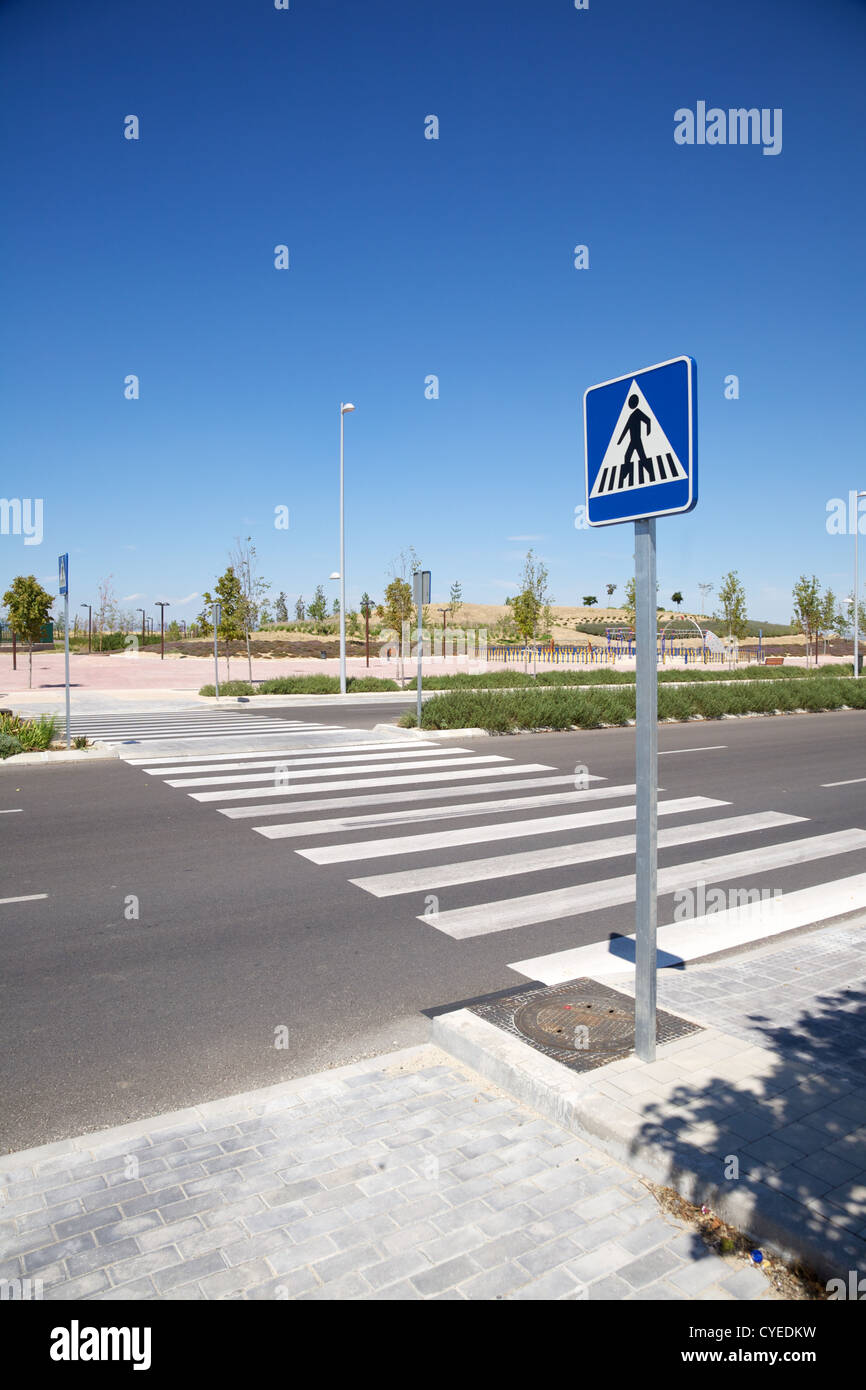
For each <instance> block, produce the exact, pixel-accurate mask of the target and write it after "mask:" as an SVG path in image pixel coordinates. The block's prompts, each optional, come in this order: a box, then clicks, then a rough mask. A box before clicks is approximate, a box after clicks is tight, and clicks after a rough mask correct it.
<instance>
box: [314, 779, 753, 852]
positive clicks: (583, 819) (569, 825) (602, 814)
mask: <svg viewBox="0 0 866 1390" xmlns="http://www.w3.org/2000/svg"><path fill="white" fill-rule="evenodd" d="M727 805H729V802H727V801H713V800H711V799H710V798H709V797H705V796H686V797H681V798H679V799H678V800H675V801H660V802H659V815H660V816H665V815H668V816H671V815H677V814H681V813H684V812H686V811H703V810H706V809H708V808H710V807H715V806H727ZM634 818H635V808H634V806H614V807H611V806H606V807H604V808H602V809H601V810H599V811H578V812H576V813H575V814H574V815H571V816H540V817H538V818H537V819H536V820H521V821H510V822H509V823H508V824H507V825H473V826H470V827H469V828H468V829H466V830H434V831H431V832H430V834H429V835H400V836H396V837H395V838H393V839H390V840H355V841H353V842H352V843H351V844H348V845H323V846H322V847H321V848H320V849H298V850H295V853H296V854H301V855H303V857H304V858H305V859H310V860H311V861H312V862H313V863H314V864H345V863H348V862H349V861H351V860H353V859H385V858H387V857H388V856H389V855H392V854H424V853H425V852H426V851H428V850H438V849H446V848H450V847H452V846H453V845H476V844H480V843H483V842H484V841H485V840H519V839H521V838H522V837H523V836H524V835H554V834H556V833H558V832H560V831H563V830H584V829H586V828H587V827H588V826H591V825H608V824H610V823H611V822H613V821H624V820H634Z"/></svg>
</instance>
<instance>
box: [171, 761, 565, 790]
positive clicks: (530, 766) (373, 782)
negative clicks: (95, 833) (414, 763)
mask: <svg viewBox="0 0 866 1390" xmlns="http://www.w3.org/2000/svg"><path fill="white" fill-rule="evenodd" d="M459 761H460V763H466V762H470V761H471V762H475V763H488V762H493V761H498V759H494V758H489V757H484V758H473V759H468V758H461V759H459ZM397 766H401V764H397ZM402 766H403V767H406V766H407V764H406V763H403V764H402ZM441 766H442V764H441V763H439V764H437V771H436V772H429V771H428V773H427V776H426V777H425V778H424V781H425V782H453V781H456V780H457V779H459V778H464V777H477V776H478V769H477V768H475V767H468V768H467V767H459V768H451V769H449V770H448V771H447V772H440V771H439V770H438V769H439V768H440V767H441ZM382 770H383V769H382V768H378V769H377V771H379V772H381V771H382ZM524 770H525V771H526V772H551V771H553V769H552V768H551V767H550V765H549V764H548V763H527V764H526V765H525V768H524ZM338 771H339V769H337V768H334V769H331V770H330V771H329V775H331V773H336V772H338ZM483 771H484V776H485V777H511V776H513V775H514V773H515V772H516V771H517V769H516V768H515V767H513V766H508V767H485V768H484V769H483ZM418 780H419V779H418V774H417V773H410V774H409V775H408V776H402V777H395V776H389V777H357V776H356V777H349V778H346V779H345V781H342V782H311V783H309V784H308V785H307V786H296V787H295V786H289V787H238V788H237V789H236V790H235V791H217V792H190V793H189V795H190V796H191V797H192V799H193V800H194V801H238V800H240V799H242V798H244V797H247V798H249V797H253V796H301V795H303V794H304V793H305V792H327V791H348V790H349V789H350V788H354V787H358V788H363V787H398V786H401V785H405V784H406V783H408V782H417V781H418ZM571 780H572V779H571V778H569V781H571Z"/></svg>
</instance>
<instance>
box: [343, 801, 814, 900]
mask: <svg viewBox="0 0 866 1390" xmlns="http://www.w3.org/2000/svg"><path fill="white" fill-rule="evenodd" d="M665 804H666V803H664V802H662V803H661V804H660V805H659V811H660V812H661V811H662V810H663V808H664V807H665ZM805 819H806V817H805V816H787V815H784V814H782V812H780V811H763V812H761V813H759V814H758V815H750V816H727V817H723V818H722V819H720V820H708V821H699V822H698V823H697V824H694V825H677V826H674V827H672V828H666V829H664V830H660V831H659V833H658V842H659V848H660V849H664V848H665V847H666V846H670V845H688V844H692V843H693V842H696V841H698V840H719V839H724V838H726V837H727V836H728V835H748V834H750V833H752V832H754V831H757V830H772V829H775V828H777V827H779V826H783V825H793V824H795V823H796V822H797V821H803V820H805ZM634 843H635V837H634V835H616V836H613V837H612V838H611V839H608V840H585V841H584V842H583V844H579V845H557V846H555V847H554V848H552V849H536V850H530V851H528V852H527V853H526V854H497V855H494V856H493V857H492V858H490V859H469V860H465V861H464V862H463V863H457V864H441V865H436V866H435V867H433V868H426V869H407V870H404V871H402V872H401V873H394V874H377V875H373V876H371V877H369V878H353V879H350V882H351V883H354V884H355V886H356V887H357V888H363V889H364V890H365V892H367V893H372V894H373V895H374V897H377V898H390V897H393V896H394V894H396V893H414V892H419V893H420V892H426V891H427V889H428V888H429V889H433V888H447V887H451V886H452V885H453V884H455V883H479V882H480V881H481V880H482V879H492V878H509V877H514V875H515V874H525V873H537V872H539V871H540V870H544V869H559V868H564V867H565V866H566V865H569V864H588V863H594V862H595V861H596V860H598V859H614V858H616V857H617V856H618V855H623V854H634Z"/></svg>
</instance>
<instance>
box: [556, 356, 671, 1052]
mask: <svg viewBox="0 0 866 1390" xmlns="http://www.w3.org/2000/svg"><path fill="white" fill-rule="evenodd" d="M696 396H697V366H696V364H695V362H694V360H693V358H691V357H675V358H671V360H670V361H667V362H659V363H657V364H656V366H654V367H644V368H642V369H641V370H640V371H637V372H629V373H628V375H627V376H621V377H615V378H614V379H613V380H611V381H603V382H601V383H600V384H599V385H598V386H590V387H589V389H588V390H587V391H586V392H585V393H584V398H583V420H584V443H585V449H586V519H587V521H588V523H589V525H590V526H612V525H615V524H617V523H619V522H623V521H633V522H634V539H635V555H634V558H635V571H634V574H635V608H636V615H635V616H636V621H635V642H636V656H637V671H636V673H635V699H636V716H637V718H636V722H635V736H636V742H635V790H636V797H635V1009H634V1023H635V1028H634V1037H635V1052H636V1053H637V1055H638V1057H639V1058H640V1059H641V1061H642V1062H652V1061H654V1060H655V1054H656V984H657V970H658V961H657V954H656V936H657V913H658V899H657V893H658V620H657V609H656V597H657V595H656V523H655V519H656V517H657V516H675V515H678V514H681V513H683V512H689V511H691V510H692V508H693V507H694V506H695V505H696V503H697V500H698V448H697V406H696Z"/></svg>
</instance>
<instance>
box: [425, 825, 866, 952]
mask: <svg viewBox="0 0 866 1390" xmlns="http://www.w3.org/2000/svg"><path fill="white" fill-rule="evenodd" d="M659 810H661V807H659ZM862 849H866V831H863V830H839V831H835V832H834V833H832V834H829V835H814V836H812V837H810V838H808V839H802V840H788V841H785V842H784V843H783V844H778V845H767V846H764V847H763V848H762V849H757V850H756V849H750V850H745V851H743V852H742V853H737V854H724V855H720V856H719V857H718V858H716V859H696V860H693V861H692V862H691V863H689V864H675V865H673V866H672V867H670V868H666V869H659V871H658V892H659V894H660V895H661V894H663V893H674V892H676V891H677V890H679V889H682V888H693V887H695V885H696V884H697V883H700V882H703V883H718V882H720V881H721V880H723V879H728V878H731V879H732V878H736V877H737V876H738V875H739V874H741V873H748V874H749V876H750V877H751V878H754V877H755V876H756V875H757V874H760V873H766V872H767V871H768V870H770V869H778V868H784V867H787V866H788V865H791V864H804V863H808V862H809V861H811V860H815V859H826V858H830V857H832V856H834V855H837V854H850V853H852V852H853V851H855V850H862ZM634 893H635V880H634V874H625V875H623V876H622V877H621V878H608V879H601V880H598V881H597V882H595V883H581V884H576V885H575V886H574V887H572V888H557V889H553V890H552V891H549V892H546V893H528V894H525V895H523V896H521V897H518V898H502V899H499V900H497V901H494V902H487V903H480V904H478V905H477V906H472V907H458V908H453V909H452V910H451V911H449V912H440V913H439V914H438V916H437V917H436V919H435V922H434V921H433V920H432V919H430V918H427V917H424V916H423V915H419V917H418V920H419V922H425V923H427V925H433V926H435V927H436V928H437V929H438V930H439V931H443V932H445V933H446V935H448V936H451V937H453V938H454V939H455V940H465V939H466V938H467V937H471V936H484V935H487V934H489V933H491V932H497V931H510V930H513V929H514V928H515V927H528V926H536V925H537V924H538V923H539V922H553V921H557V920H559V919H561V918H563V917H573V916H577V915H578V914H579V913H586V912H595V911H598V910H599V909H600V908H604V907H616V906H619V905H621V904H622V903H630V902H633V901H634Z"/></svg>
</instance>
